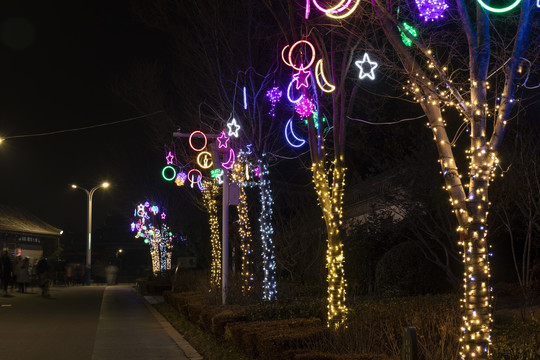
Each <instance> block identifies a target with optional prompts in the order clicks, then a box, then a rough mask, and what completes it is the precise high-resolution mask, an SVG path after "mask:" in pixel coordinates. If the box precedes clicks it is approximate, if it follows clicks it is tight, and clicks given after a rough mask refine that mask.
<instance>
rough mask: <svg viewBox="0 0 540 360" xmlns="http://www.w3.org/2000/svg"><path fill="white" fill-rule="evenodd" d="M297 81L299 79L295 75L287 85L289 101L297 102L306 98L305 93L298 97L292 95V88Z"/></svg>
mask: <svg viewBox="0 0 540 360" xmlns="http://www.w3.org/2000/svg"><path fill="white" fill-rule="evenodd" d="M295 81H298V78H296V77H293V78H292V80H291V82H289V86H287V99H289V102H291V103H293V104H296V103H298V102H299V101H300V100H302V99H303V98H304V95H300V96H299V97H297V98H296V99H294V98H293V97H292V94H291V88H292V85H293V83H294V82H295Z"/></svg>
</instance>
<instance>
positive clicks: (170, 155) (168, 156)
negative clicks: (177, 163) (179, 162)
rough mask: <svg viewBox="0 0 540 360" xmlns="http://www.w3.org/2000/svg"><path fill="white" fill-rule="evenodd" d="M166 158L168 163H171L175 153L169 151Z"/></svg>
mask: <svg viewBox="0 0 540 360" xmlns="http://www.w3.org/2000/svg"><path fill="white" fill-rule="evenodd" d="M165 160H167V165H171V164H172V163H173V160H174V155H173V154H172V153H171V152H170V151H169V154H168V155H167V156H165Z"/></svg>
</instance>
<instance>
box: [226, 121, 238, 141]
mask: <svg viewBox="0 0 540 360" xmlns="http://www.w3.org/2000/svg"><path fill="white" fill-rule="evenodd" d="M227 127H228V128H229V133H228V135H229V136H234V137H238V130H240V125H238V124H237V123H236V119H235V118H233V119H232V120H231V122H228V123H227Z"/></svg>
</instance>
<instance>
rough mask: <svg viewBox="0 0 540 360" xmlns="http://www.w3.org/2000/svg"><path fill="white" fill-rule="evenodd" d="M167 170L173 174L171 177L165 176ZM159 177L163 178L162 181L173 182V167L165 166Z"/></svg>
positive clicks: (174, 171)
mask: <svg viewBox="0 0 540 360" xmlns="http://www.w3.org/2000/svg"><path fill="white" fill-rule="evenodd" d="M167 170H172V172H173V174H174V175H173V176H167V175H166V174H165V173H166V172H167ZM161 176H163V179H165V180H166V181H173V180H174V179H175V178H176V169H175V168H174V167H172V166H171V165H167V166H165V167H164V168H163V170H161Z"/></svg>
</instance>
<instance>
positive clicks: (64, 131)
mask: <svg viewBox="0 0 540 360" xmlns="http://www.w3.org/2000/svg"><path fill="white" fill-rule="evenodd" d="M162 112H165V111H164V110H159V111H156V112H153V113H150V114H145V115H141V116H136V117H132V118H128V119H123V120H117V121H111V122H107V123H102V124H96V125H89V126H83V127H79V128H73V129H64V130H56V131H49V132H44V133H37V134H24V135H13V136H6V137H3V138H0V142H1V141H5V140H8V139H20V138H28V137H37V136H48V135H56V134H62V133H67V132H75V131H82V130H88V129H94V128H98V127H103V126H110V125H116V124H120V123H124V122H128V121H134V120H138V119H142V118H145V117H149V116H153V115H156V114H159V113H162Z"/></svg>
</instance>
